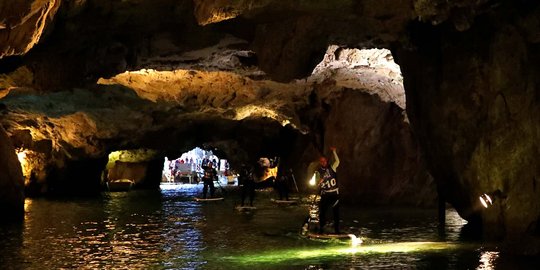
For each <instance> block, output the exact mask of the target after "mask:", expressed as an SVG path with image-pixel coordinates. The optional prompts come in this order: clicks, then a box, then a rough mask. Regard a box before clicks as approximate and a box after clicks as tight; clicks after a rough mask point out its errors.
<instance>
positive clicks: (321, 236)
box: [305, 232, 351, 240]
mask: <svg viewBox="0 0 540 270" xmlns="http://www.w3.org/2000/svg"><path fill="white" fill-rule="evenodd" d="M305 237H307V238H311V239H321V240H324V239H351V237H350V236H349V235H348V234H332V233H331V234H319V233H312V232H309V233H307V234H306V235H305Z"/></svg>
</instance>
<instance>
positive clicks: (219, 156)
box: [161, 147, 237, 187]
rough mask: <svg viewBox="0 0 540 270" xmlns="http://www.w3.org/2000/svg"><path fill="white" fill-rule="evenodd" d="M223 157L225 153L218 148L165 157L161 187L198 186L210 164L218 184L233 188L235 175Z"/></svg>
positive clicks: (201, 149)
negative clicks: (216, 175)
mask: <svg viewBox="0 0 540 270" xmlns="http://www.w3.org/2000/svg"><path fill="white" fill-rule="evenodd" d="M205 149H207V150H205ZM224 155H225V153H224V152H223V151H220V150H219V149H218V148H213V149H208V148H204V149H203V148H200V147H195V148H193V149H192V150H189V151H187V152H184V153H182V154H181V155H180V156H179V157H177V158H174V157H173V158H169V157H168V156H166V157H165V158H164V163H163V174H162V180H161V186H162V187H163V186H164V185H171V184H173V185H177V184H180V185H182V184H198V183H199V182H200V179H201V178H202V175H203V172H204V168H205V167H207V165H208V163H212V164H213V165H212V166H213V167H214V168H215V169H216V170H217V173H218V181H220V184H222V185H231V186H234V185H236V184H237V179H236V175H235V174H234V170H231V167H230V164H229V161H228V160H227V159H226V156H224Z"/></svg>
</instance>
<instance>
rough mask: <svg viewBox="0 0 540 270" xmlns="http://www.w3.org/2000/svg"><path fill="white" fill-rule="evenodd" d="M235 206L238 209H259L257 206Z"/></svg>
mask: <svg viewBox="0 0 540 270" xmlns="http://www.w3.org/2000/svg"><path fill="white" fill-rule="evenodd" d="M235 208H236V210H238V211H252V210H255V209H257V207H255V206H236V207H235Z"/></svg>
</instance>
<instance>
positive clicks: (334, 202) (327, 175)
mask: <svg viewBox="0 0 540 270" xmlns="http://www.w3.org/2000/svg"><path fill="white" fill-rule="evenodd" d="M330 150H331V151H332V154H333V156H334V162H333V163H332V165H331V166H329V164H328V159H327V158H326V157H325V156H321V157H320V158H319V165H320V166H319V168H318V169H317V171H316V172H315V174H316V177H317V179H319V190H320V192H319V195H320V196H321V200H320V201H319V233H320V234H323V233H324V225H326V211H327V209H328V208H332V213H333V216H334V232H335V233H336V234H339V233H340V231H339V187H338V181H337V174H336V170H337V167H338V166H339V158H338V155H337V152H336V148H335V147H330Z"/></svg>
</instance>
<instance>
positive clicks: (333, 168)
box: [332, 147, 339, 172]
mask: <svg viewBox="0 0 540 270" xmlns="http://www.w3.org/2000/svg"><path fill="white" fill-rule="evenodd" d="M332 154H334V162H333V163H332V170H334V172H335V171H336V170H337V167H338V166H339V157H338V155H337V152H336V148H335V147H333V148H332Z"/></svg>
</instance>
